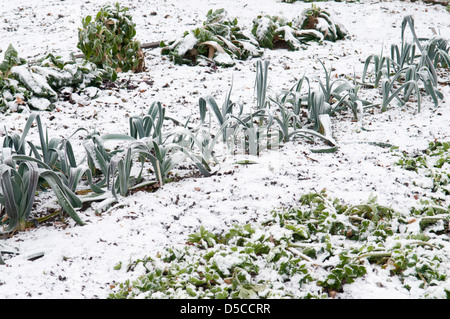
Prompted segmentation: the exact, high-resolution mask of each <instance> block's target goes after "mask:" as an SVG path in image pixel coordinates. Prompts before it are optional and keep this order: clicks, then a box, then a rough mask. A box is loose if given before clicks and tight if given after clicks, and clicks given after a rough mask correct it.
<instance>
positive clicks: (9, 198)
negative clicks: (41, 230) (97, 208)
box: [0, 159, 85, 232]
mask: <svg viewBox="0 0 450 319" xmlns="http://www.w3.org/2000/svg"><path fill="white" fill-rule="evenodd" d="M11 163H13V166H10V165H7V164H0V179H1V194H0V203H1V205H2V206H3V207H4V208H5V215H6V218H4V219H3V220H2V222H1V223H2V224H3V225H7V226H8V227H7V228H6V230H5V232H12V231H16V230H18V231H23V230H25V227H26V222H27V220H28V218H29V217H30V215H31V210H32V205H33V203H34V199H35V195H36V191H37V187H38V183H39V179H43V180H45V182H46V183H47V184H48V185H49V186H50V188H51V189H52V190H53V192H54V194H55V196H56V198H57V200H58V203H59V204H60V205H61V207H62V209H63V211H64V212H66V213H67V214H68V215H69V216H70V217H71V218H72V219H73V220H74V221H75V222H76V223H77V224H80V225H84V224H85V223H84V222H83V220H82V219H81V218H80V217H79V215H78V214H77V212H76V211H75V209H76V208H79V207H81V205H82V204H81V201H80V199H79V198H78V197H77V196H76V195H75V193H73V192H72V191H71V190H70V189H69V188H68V187H67V186H66V185H65V184H64V183H63V182H62V180H61V178H60V176H59V175H58V174H56V173H55V172H53V171H51V170H48V169H41V168H39V167H38V164H37V163H35V162H32V161H29V162H21V163H20V164H17V163H16V162H15V161H14V159H12V160H11V161H9V164H11ZM16 167H17V168H16Z"/></svg>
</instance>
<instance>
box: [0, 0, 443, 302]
mask: <svg viewBox="0 0 450 319" xmlns="http://www.w3.org/2000/svg"><path fill="white" fill-rule="evenodd" d="M104 3H106V1H95V0H91V1H86V0H83V1H78V0H65V1H60V0H48V1H36V0H32V1H30V0H4V1H2V5H1V7H0V16H1V21H0V38H1V39H2V41H1V42H0V49H1V50H2V51H3V52H4V51H5V50H6V49H7V46H8V45H9V43H12V44H13V45H14V47H15V48H16V50H17V51H18V52H19V55H20V56H21V57H23V58H26V59H27V60H33V59H38V58H39V57H42V56H44V55H45V54H47V53H54V54H55V55H61V56H63V57H68V56H69V55H70V53H72V52H73V53H80V52H79V51H78V50H77V48H76V44H77V40H78V39H77V31H78V28H79V27H80V26H81V19H82V18H83V17H84V16H86V15H88V14H91V15H94V14H96V12H97V11H98V10H99V8H100V7H101V6H102V5H103V4H104ZM121 5H124V6H128V7H129V8H130V13H131V15H132V17H133V21H134V22H135V23H136V26H137V39H138V40H139V41H140V42H141V43H145V42H154V41H161V40H171V39H175V38H176V37H178V36H180V35H182V34H183V33H184V32H185V31H187V30H190V29H193V28H194V27H196V26H199V25H200V24H201V23H202V21H204V19H205V15H206V12H207V11H208V10H209V9H217V8H225V9H226V10H227V12H228V14H229V15H230V16H233V17H237V18H238V19H239V23H240V25H242V26H246V27H248V28H250V27H251V22H252V19H253V18H255V17H256V16H257V15H258V14H270V15H283V16H285V17H288V18H294V17H296V16H298V15H300V13H301V12H302V10H303V9H304V8H307V7H310V6H311V4H310V3H303V2H297V3H294V4H286V3H281V2H278V1H276V0H257V1H256V0H242V1H229V0H192V1H177V0H152V1H145V0H135V1H131V0H127V1H121ZM317 5H318V6H319V7H321V8H323V9H327V10H328V12H330V13H331V14H333V15H334V18H335V19H336V20H337V21H339V22H341V23H342V24H343V25H344V26H345V27H346V28H347V30H348V31H349V33H350V34H351V39H350V40H344V41H338V42H336V43H330V42H326V43H324V44H322V45H319V44H316V43H314V44H311V46H310V47H309V48H308V49H307V50H304V51H296V52H290V51H286V50H273V51H271V50H266V51H265V53H264V58H265V59H268V60H269V61H270V70H269V86H270V89H271V90H272V91H273V92H277V91H280V90H282V89H288V88H290V87H291V86H292V85H294V84H295V83H296V81H297V80H298V79H300V78H301V76H303V75H304V74H306V75H307V76H308V77H310V78H312V79H314V78H315V77H323V76H324V73H323V70H322V67H321V65H320V63H319V61H318V58H320V59H321V60H322V61H324V63H325V64H326V66H327V67H332V68H333V70H334V71H333V74H336V75H338V76H340V75H347V76H353V72H354V71H355V72H356V74H357V75H361V73H362V70H363V63H364V61H365V59H366V58H367V57H368V56H369V55H370V54H379V53H380V52H381V50H382V49H383V52H385V53H386V54H387V53H388V52H389V48H390V45H391V44H392V43H400V28H401V23H402V20H403V17H404V16H405V15H408V14H411V15H413V17H414V19H415V25H416V29H417V32H418V34H419V36H420V37H430V36H431V35H432V34H433V33H432V28H434V29H435V30H436V31H437V32H438V33H440V34H441V36H443V37H444V38H447V39H450V13H449V12H448V11H446V9H445V7H443V6H440V5H425V4H423V3H419V2H414V3H409V2H404V1H392V2H385V1H369V0H362V1H361V2H360V3H344V2H319V3H317ZM255 63H256V60H248V61H239V62H238V63H237V64H236V66H235V67H232V68H226V69H225V68H224V69H222V68H219V69H217V70H214V69H211V68H208V67H201V66H196V67H190V66H176V65H174V64H173V63H172V62H171V61H169V60H168V59H166V58H164V57H162V56H161V54H160V49H159V48H157V49H151V50H146V67H147V71H146V72H144V73H140V74H123V75H121V76H120V79H131V83H133V84H136V85H137V87H135V88H132V89H126V88H123V89H117V90H102V91H98V92H94V93H96V95H95V96H94V97H90V96H89V93H92V91H88V92H86V93H80V94H73V96H72V97H73V99H74V100H75V101H76V103H75V104H71V103H69V102H64V101H60V102H58V103H57V105H56V110H54V111H53V112H42V113H41V117H42V121H43V123H44V124H45V125H46V126H47V128H48V134H49V136H60V137H68V136H69V135H70V134H72V133H73V132H74V131H75V130H76V129H77V128H79V127H84V128H86V129H87V130H88V131H93V130H96V131H98V132H100V133H101V134H108V133H123V134H125V133H127V132H128V125H129V124H128V117H129V116H133V115H140V114H144V113H145V112H146V111H147V110H148V108H149V106H150V105H151V103H152V102H154V101H160V102H161V103H163V104H164V105H165V106H166V108H167V112H169V113H170V115H171V116H173V117H176V118H177V119H180V120H185V119H187V118H188V117H189V116H190V115H192V116H193V119H198V99H199V97H201V96H205V95H212V96H213V97H214V98H215V99H216V100H217V101H219V102H220V103H221V102H222V101H223V97H224V96H225V94H226V92H228V90H229V88H230V85H231V82H232V81H233V91H232V99H233V100H234V101H241V102H243V103H244V105H247V106H249V105H253V104H254V99H255V94H254V88H253V86H254V79H255ZM443 76H444V79H445V77H446V81H448V74H447V75H445V73H444V74H443ZM447 83H448V82H447ZM440 89H441V92H442V93H443V94H444V99H443V100H442V101H440V105H439V107H438V108H436V107H434V105H433V103H432V101H431V100H429V99H428V98H425V99H424V101H423V107H422V111H421V112H420V113H417V108H416V106H415V104H414V103H409V104H407V106H405V107H403V108H394V109H392V110H389V111H387V112H385V113H380V112H379V111H375V112H374V114H370V113H367V114H365V117H364V122H365V126H366V127H367V128H370V130H369V131H361V130H359V129H358V126H357V123H355V122H353V121H352V117H351V115H350V114H348V115H345V114H344V115H340V116H338V117H337V118H333V119H332V121H333V122H332V124H333V132H334V136H335V139H336V140H337V141H338V143H339V146H340V147H339V150H338V151H337V152H335V153H321V154H315V153H311V152H310V151H309V146H308V145H307V144H305V143H302V142H301V141H299V142H294V143H287V144H286V145H284V146H283V147H282V148H281V149H280V150H272V151H266V152H264V153H263V154H261V156H259V157H258V158H250V159H253V160H255V161H256V162H257V164H255V165H248V166H244V165H236V164H234V163H235V162H236V161H237V160H242V159H248V158H249V157H248V156H245V155H235V156H231V155H230V156H228V157H226V158H223V159H222V160H223V162H222V163H221V167H220V171H219V173H220V174H219V175H215V176H212V177H209V178H205V177H200V176H197V175H193V174H191V173H193V172H195V170H194V169H184V170H183V169H181V168H179V169H177V171H176V172H177V173H178V174H180V175H186V177H185V178H182V179H181V180H179V181H176V182H173V183H169V184H166V185H164V187H162V188H160V189H159V190H157V191H156V192H154V193H147V192H137V193H135V194H132V195H130V196H128V197H126V198H123V199H121V200H120V202H119V203H118V204H117V205H115V206H113V207H112V208H110V209H109V210H107V211H106V212H104V213H102V214H100V215H97V214H95V205H94V207H90V208H88V209H86V210H84V211H82V212H81V213H80V214H81V216H82V218H83V219H84V220H85V221H87V222H88V223H87V225H86V226H82V227H81V226H77V225H75V224H74V223H73V222H71V221H69V226H66V225H63V224H62V223H56V222H55V223H52V224H50V225H42V226H40V227H38V228H36V229H30V230H28V231H26V232H22V233H18V234H15V235H14V236H13V237H12V238H8V239H4V240H2V244H3V245H5V246H7V247H10V248H13V249H17V250H18V251H19V252H20V254H19V255H17V256H4V257H5V261H6V265H4V266H0V298H2V299H6V298H106V297H107V296H108V294H109V293H110V292H111V290H110V286H111V285H113V283H114V282H121V281H123V280H126V279H129V278H130V276H133V274H130V273H126V272H125V270H120V271H116V270H113V268H114V266H115V265H117V264H118V263H119V262H122V263H124V264H126V263H127V262H130V261H132V260H135V259H137V258H142V257H144V256H154V255H155V254H156V253H157V252H158V251H160V250H161V249H162V247H163V246H165V245H176V244H182V243H184V242H185V241H186V237H187V236H188V235H189V234H191V233H192V232H194V231H196V230H197V229H198V227H199V226H200V225H203V226H204V227H205V228H207V229H208V230H210V231H213V232H220V231H222V230H224V229H227V228H228V227H230V225H232V224H234V223H252V222H256V221H262V220H264V218H265V217H267V216H268V214H269V213H270V211H271V210H272V209H273V208H277V207H281V206H288V207H289V206H295V203H296V200H298V198H299V197H300V196H301V195H302V194H306V193H309V192H311V191H320V190H322V189H324V188H326V189H327V193H328V194H329V195H330V196H332V197H337V198H340V199H342V200H343V201H345V202H346V203H350V204H351V203H359V202H361V201H365V200H367V199H368V198H369V196H370V195H371V194H373V195H376V196H377V197H378V202H379V203H380V204H383V205H386V206H391V207H393V208H395V209H396V210H398V211H408V210H409V208H410V207H411V206H413V205H415V204H416V203H417V199H420V198H423V197H424V196H426V195H427V191H426V190H425V189H424V188H422V187H419V186H416V185H420V182H421V181H420V177H418V175H417V174H416V173H414V172H411V171H407V170H404V169H402V168H401V167H399V166H395V165H394V163H395V161H397V160H398V158H397V157H394V156H392V153H391V152H390V151H389V149H387V148H382V147H379V146H375V145H369V144H361V143H358V142H383V143H389V144H393V145H396V146H398V147H399V148H400V149H401V150H405V151H414V150H423V149H425V148H426V147H427V146H428V143H429V142H430V141H433V140H435V139H438V140H442V141H444V140H448V139H449V135H450V121H449V120H450V102H449V98H450V86H449V85H448V84H447V85H441V86H440ZM361 94H362V95H363V96H364V95H365V96H367V97H369V98H372V96H374V95H376V96H375V98H378V99H379V98H380V95H379V94H374V93H373V90H363V91H362V92H361ZM27 117H28V113H27V112H22V113H11V114H6V115H4V114H0V118H1V124H2V130H3V127H5V128H6V129H7V130H8V132H13V131H19V130H20V129H22V128H23V126H24V123H25V122H26V119H27ZM36 133H37V132H35V131H34V132H32V133H30V134H32V135H30V136H31V138H36V139H37V135H36ZM2 134H3V133H2ZM78 137H79V141H80V143H81V141H82V138H83V134H81V133H79V134H77V135H76V137H75V138H73V139H74V140H77V138H78ZM80 145H81V144H80ZM80 150H81V152H80V153H82V151H83V150H82V149H81V148H80ZM190 174H191V176H189V175H190ZM413 180H416V183H412V181H413ZM425 182H426V181H424V183H425ZM446 201H447V205H448V204H450V200H449V199H448V198H447V199H446ZM48 205H55V204H54V203H52V202H46V201H45V199H44V198H38V202H37V204H36V210H39V208H42V207H45V206H48ZM40 252H43V253H44V255H43V257H41V258H38V259H36V260H34V261H31V260H28V259H27V258H28V257H29V256H30V255H32V254H35V253H40ZM423 294H424V291H423V290H414V289H411V290H409V291H408V290H407V289H405V288H404V287H403V286H402V285H401V283H400V282H399V281H398V280H397V279H395V278H393V277H390V276H389V275H388V273H387V272H386V271H382V270H381V269H379V268H374V270H373V272H371V273H369V274H367V275H366V276H364V277H362V278H360V279H358V280H357V281H356V282H355V283H353V284H352V285H348V286H345V287H344V292H343V293H341V294H338V295H337V296H336V297H338V298H422V297H424V295H423Z"/></svg>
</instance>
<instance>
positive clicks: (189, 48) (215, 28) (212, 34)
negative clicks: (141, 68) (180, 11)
mask: <svg viewBox="0 0 450 319" xmlns="http://www.w3.org/2000/svg"><path fill="white" fill-rule="evenodd" d="M160 46H161V47H162V51H161V53H162V54H163V55H168V56H169V58H170V59H171V60H172V61H174V62H175V63H176V64H191V65H195V64H207V63H214V64H216V65H218V66H224V67H229V66H233V65H234V64H235V62H234V59H247V58H250V57H259V56H261V55H262V51H261V50H260V48H259V44H258V43H257V42H256V41H255V40H254V39H253V37H252V36H251V35H250V34H247V33H246V32H245V31H243V30H242V29H241V28H240V27H239V26H238V21H237V19H230V18H229V17H228V16H227V12H226V11H225V10H224V9H217V10H209V11H208V13H207V16H206V21H205V22H204V23H203V26H201V27H198V28H196V29H194V30H190V31H186V32H185V33H184V35H183V37H181V38H179V39H176V40H173V41H170V42H168V43H167V44H166V43H164V42H161V45H160Z"/></svg>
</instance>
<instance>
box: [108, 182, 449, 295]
mask: <svg viewBox="0 0 450 319" xmlns="http://www.w3.org/2000/svg"><path fill="white" fill-rule="evenodd" d="M427 211H428V213H427ZM431 212H432V213H431ZM412 214H413V215H411V216H408V215H405V214H403V213H399V212H396V211H395V210H393V209H392V208H390V207H386V206H383V205H380V204H379V203H377V199H376V197H374V196H371V197H370V198H369V200H368V201H366V202H361V203H360V204H356V205H346V204H344V203H342V202H341V201H340V200H338V199H333V198H329V197H328V195H327V194H326V192H325V191H321V192H313V193H309V194H305V195H303V196H301V197H300V199H299V201H298V205H297V207H293V208H292V207H291V208H280V209H276V210H274V211H273V212H272V215H271V217H270V218H268V219H267V220H266V221H264V222H262V223H256V224H255V223H253V224H246V225H233V226H232V227H230V228H229V229H227V230H226V231H224V232H222V233H221V234H215V233H213V232H211V231H208V230H207V229H205V227H204V226H200V229H199V230H198V231H197V232H195V233H193V234H191V235H189V236H188V239H187V243H186V245H184V246H168V247H165V248H164V249H163V251H162V252H160V253H158V255H156V256H155V257H153V258H152V257H145V258H143V259H138V260H136V261H133V262H131V263H130V265H129V267H128V268H127V269H128V271H137V270H136V269H137V268H136V266H137V265H139V264H142V266H143V269H145V273H142V274H139V273H138V274H135V275H134V276H133V277H134V278H136V279H135V280H133V281H131V280H127V281H125V282H123V283H120V284H118V285H117V286H116V287H114V288H113V290H112V292H111V294H110V295H109V298H213V299H219V298H220V299H226V298H239V299H245V298H253V299H256V298H258V299H265V298H293V297H296V298H324V297H327V293H328V294H329V295H330V296H332V295H334V294H335V293H339V292H342V291H345V289H346V287H347V286H348V285H351V284H352V283H353V282H354V281H355V280H356V279H357V278H360V277H363V276H365V275H366V273H367V272H368V269H370V268H369V267H371V265H373V266H375V265H378V266H381V267H383V268H386V269H388V270H389V271H390V272H391V274H392V276H398V278H399V280H400V281H402V282H403V283H404V286H405V288H408V284H409V283H410V282H411V281H412V280H418V281H419V283H420V282H422V288H423V289H424V290H425V289H426V287H427V285H431V286H432V285H435V284H436V283H437V282H445V280H447V278H448V270H447V269H446V268H445V267H441V266H440V262H441V261H442V260H444V259H445V258H448V251H447V250H446V247H447V243H446V242H447V241H446V240H445V239H444V238H442V237H437V236H433V231H436V229H437V228H436V227H434V228H433V227H430V228H429V227H428V225H430V224H429V223H435V224H436V223H437V221H438V220H440V221H443V220H445V221H447V222H448V220H449V217H448V212H447V211H446V210H445V208H438V207H434V206H433V207H431V206H430V204H429V203H424V208H423V212H422V208H421V210H420V211H419V210H415V209H413V210H412ZM422 214H423V215H424V216H421V215H422ZM433 218H434V219H433ZM418 219H419V220H420V221H417V220H418ZM432 219H433V220H434V221H431V220H432ZM415 222H420V223H421V225H423V227H422V228H421V229H420V231H419V232H412V231H411V230H412V229H409V228H408V227H409V226H408V225H410V224H411V223H415ZM411 227H415V226H411ZM431 229H433V230H431ZM440 229H441V230H442V231H444V228H443V227H440ZM429 230H430V231H429ZM431 237H433V238H434V239H433V240H432V241H431V240H430V238H431ZM438 238H440V239H438ZM438 242H439V244H438ZM425 248H426V249H425ZM225 261H226V262H225ZM267 272H270V277H267V276H265V275H264V274H266V273H267ZM423 282H426V284H424V283H423ZM424 294H425V292H424Z"/></svg>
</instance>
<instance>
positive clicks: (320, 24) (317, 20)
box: [292, 4, 349, 42]
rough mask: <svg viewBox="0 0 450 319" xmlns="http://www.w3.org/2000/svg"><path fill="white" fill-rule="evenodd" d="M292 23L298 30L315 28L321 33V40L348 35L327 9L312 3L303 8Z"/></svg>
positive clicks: (342, 37) (336, 38) (337, 38)
mask: <svg viewBox="0 0 450 319" xmlns="http://www.w3.org/2000/svg"><path fill="white" fill-rule="evenodd" d="M292 25H293V26H294V27H296V28H297V29H299V30H316V31H318V32H320V34H322V37H323V40H328V41H333V42H334V41H337V40H342V39H345V38H347V37H348V36H349V34H348V31H347V30H346V29H345V27H344V26H343V25H342V24H341V23H340V22H337V21H334V19H333V18H332V16H331V14H330V13H329V12H328V11H326V10H323V9H322V8H319V7H317V6H316V5H314V4H312V5H311V8H307V9H304V10H303V12H302V14H301V15H300V17H299V18H297V19H296V20H294V21H293V23H292Z"/></svg>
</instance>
